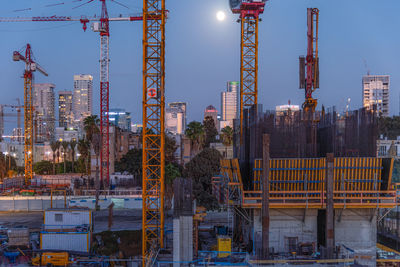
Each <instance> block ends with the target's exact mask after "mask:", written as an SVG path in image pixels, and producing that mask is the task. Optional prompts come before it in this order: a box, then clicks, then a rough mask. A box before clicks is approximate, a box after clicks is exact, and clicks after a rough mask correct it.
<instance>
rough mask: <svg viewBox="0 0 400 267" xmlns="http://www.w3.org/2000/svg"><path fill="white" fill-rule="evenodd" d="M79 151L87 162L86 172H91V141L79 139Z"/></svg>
mask: <svg viewBox="0 0 400 267" xmlns="http://www.w3.org/2000/svg"><path fill="white" fill-rule="evenodd" d="M78 151H79V153H80V154H81V157H82V158H83V160H84V162H85V169H86V174H89V170H88V166H89V160H90V143H89V142H88V141H86V140H85V139H79V141H78Z"/></svg>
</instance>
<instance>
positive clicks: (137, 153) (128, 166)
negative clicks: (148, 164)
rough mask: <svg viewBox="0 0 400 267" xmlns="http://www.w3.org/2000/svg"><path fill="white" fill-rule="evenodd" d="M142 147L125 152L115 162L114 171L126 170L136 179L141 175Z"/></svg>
mask: <svg viewBox="0 0 400 267" xmlns="http://www.w3.org/2000/svg"><path fill="white" fill-rule="evenodd" d="M142 153H143V150H142V149H137V148H134V149H131V150H129V151H128V153H126V154H125V155H124V156H123V157H122V158H121V160H120V161H118V162H116V163H115V171H117V172H124V171H127V172H129V173H130V174H133V176H134V177H135V178H136V179H138V178H140V177H142Z"/></svg>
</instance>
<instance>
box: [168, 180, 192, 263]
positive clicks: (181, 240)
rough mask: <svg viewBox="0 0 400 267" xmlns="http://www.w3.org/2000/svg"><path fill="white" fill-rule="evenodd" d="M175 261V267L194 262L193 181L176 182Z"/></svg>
mask: <svg viewBox="0 0 400 267" xmlns="http://www.w3.org/2000/svg"><path fill="white" fill-rule="evenodd" d="M173 187H174V219H173V239H174V240H173V261H174V264H173V265H174V267H178V266H189V264H188V262H191V261H192V260H193V197H192V180H191V179H184V178H176V179H175V180H174V185H173Z"/></svg>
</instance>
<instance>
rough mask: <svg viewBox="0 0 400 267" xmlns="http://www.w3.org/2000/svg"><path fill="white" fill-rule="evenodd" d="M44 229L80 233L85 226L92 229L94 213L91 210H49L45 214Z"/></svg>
mask: <svg viewBox="0 0 400 267" xmlns="http://www.w3.org/2000/svg"><path fill="white" fill-rule="evenodd" d="M43 217H44V221H43V228H44V230H45V231H49V230H58V231H61V232H62V231H64V232H65V231H67V230H69V231H68V232H78V230H76V228H79V227H81V226H83V225H87V226H89V229H88V230H89V231H90V230H91V229H92V223H93V220H92V212H91V211H90V210H89V209H49V210H46V211H45V212H44V216H43Z"/></svg>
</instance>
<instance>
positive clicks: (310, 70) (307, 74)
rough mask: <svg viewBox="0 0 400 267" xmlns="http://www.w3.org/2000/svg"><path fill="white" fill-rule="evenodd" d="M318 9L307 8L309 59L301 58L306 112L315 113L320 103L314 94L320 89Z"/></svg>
mask: <svg viewBox="0 0 400 267" xmlns="http://www.w3.org/2000/svg"><path fill="white" fill-rule="evenodd" d="M318 22H319V10H318V8H307V28H308V30H307V57H306V58H304V56H302V57H300V72H299V74H300V89H305V101H304V103H303V110H304V111H306V112H307V111H311V112H312V113H314V111H315V108H316V107H317V104H318V101H317V99H314V98H313V97H312V93H313V92H314V91H315V90H316V89H317V88H319V58H318Z"/></svg>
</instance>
